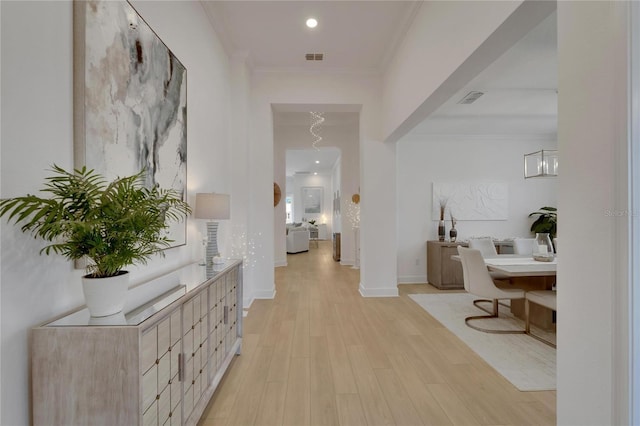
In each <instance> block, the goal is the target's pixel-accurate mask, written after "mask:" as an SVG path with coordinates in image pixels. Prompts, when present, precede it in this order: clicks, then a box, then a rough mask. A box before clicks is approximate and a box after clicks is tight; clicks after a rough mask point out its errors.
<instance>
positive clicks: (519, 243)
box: [513, 238, 536, 255]
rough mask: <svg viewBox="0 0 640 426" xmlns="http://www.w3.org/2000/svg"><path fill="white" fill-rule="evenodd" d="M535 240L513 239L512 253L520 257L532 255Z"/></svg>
mask: <svg viewBox="0 0 640 426" xmlns="http://www.w3.org/2000/svg"><path fill="white" fill-rule="evenodd" d="M535 240H536V239H535V238H514V239H513V253H514V254H520V255H532V254H533V242H534V241H535Z"/></svg>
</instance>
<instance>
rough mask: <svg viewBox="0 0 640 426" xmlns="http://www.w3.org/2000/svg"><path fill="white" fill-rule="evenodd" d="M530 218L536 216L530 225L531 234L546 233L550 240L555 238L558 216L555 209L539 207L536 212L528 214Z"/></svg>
mask: <svg viewBox="0 0 640 426" xmlns="http://www.w3.org/2000/svg"><path fill="white" fill-rule="evenodd" d="M531 216H538V217H537V218H536V220H535V221H534V222H533V223H532V224H531V232H533V233H536V234H539V233H547V234H549V236H550V237H551V240H553V239H554V238H555V237H556V231H557V221H558V215H557V209H556V208H555V207H541V208H540V209H539V210H538V211H535V212H533V213H530V214H529V217H531Z"/></svg>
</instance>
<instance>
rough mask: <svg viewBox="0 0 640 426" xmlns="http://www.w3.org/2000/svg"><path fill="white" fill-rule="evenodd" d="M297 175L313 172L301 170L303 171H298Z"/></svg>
mask: <svg viewBox="0 0 640 426" xmlns="http://www.w3.org/2000/svg"><path fill="white" fill-rule="evenodd" d="M296 174H297V175H310V174H311V172H308V171H301V172H296Z"/></svg>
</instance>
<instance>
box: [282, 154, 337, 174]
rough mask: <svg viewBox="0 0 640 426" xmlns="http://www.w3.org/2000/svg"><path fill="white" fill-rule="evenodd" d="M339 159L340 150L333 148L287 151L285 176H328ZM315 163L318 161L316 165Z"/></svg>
mask: <svg viewBox="0 0 640 426" xmlns="http://www.w3.org/2000/svg"><path fill="white" fill-rule="evenodd" d="M339 157H340V150H339V149H338V148H333V147H322V148H319V149H318V150H315V149H288V150H287V153H286V175H287V176H293V175H295V174H303V175H313V173H314V172H317V173H318V174H330V173H331V172H332V170H333V165H334V164H335V163H336V161H337V160H338V158H339ZM316 161H320V163H319V164H316Z"/></svg>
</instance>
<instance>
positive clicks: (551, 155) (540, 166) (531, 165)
mask: <svg viewBox="0 0 640 426" xmlns="http://www.w3.org/2000/svg"><path fill="white" fill-rule="evenodd" d="M548 176H558V151H557V150H549V149H543V150H541V151H536V152H532V153H531V154H525V156H524V178H525V179H528V178H533V177H548Z"/></svg>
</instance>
